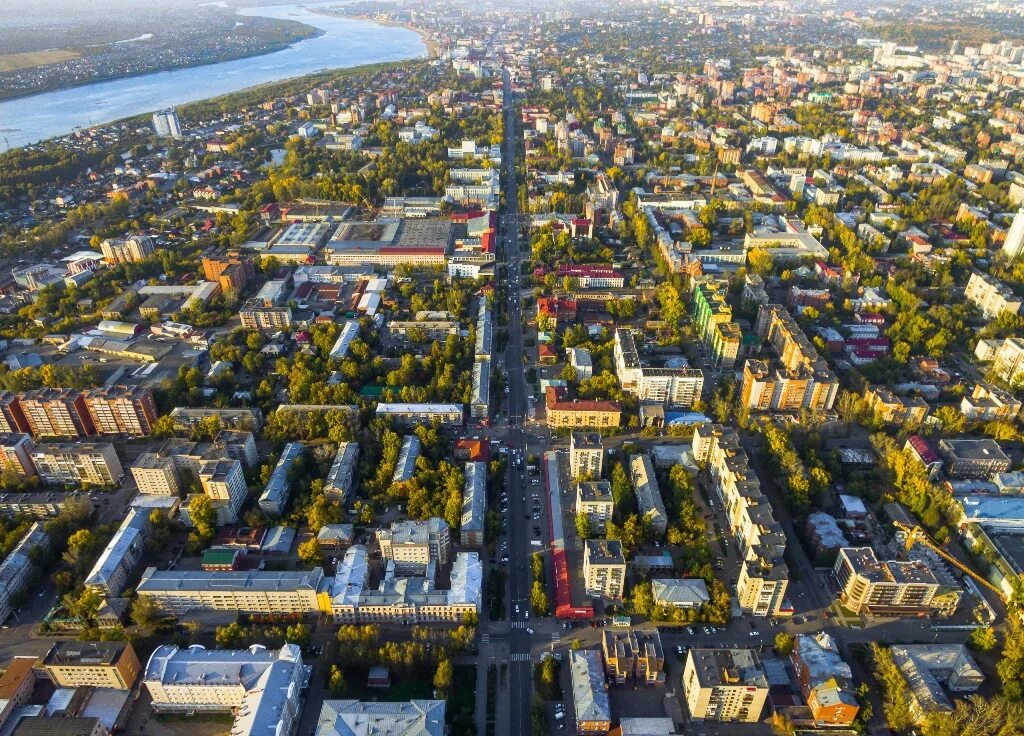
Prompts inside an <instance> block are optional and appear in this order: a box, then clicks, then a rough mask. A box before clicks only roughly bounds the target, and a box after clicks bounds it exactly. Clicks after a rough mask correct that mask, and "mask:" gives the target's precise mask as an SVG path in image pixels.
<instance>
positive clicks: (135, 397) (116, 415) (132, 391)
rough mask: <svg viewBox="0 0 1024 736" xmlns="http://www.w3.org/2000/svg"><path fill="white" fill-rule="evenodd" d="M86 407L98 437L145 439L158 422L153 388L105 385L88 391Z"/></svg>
mask: <svg viewBox="0 0 1024 736" xmlns="http://www.w3.org/2000/svg"><path fill="white" fill-rule="evenodd" d="M85 407H86V410H87V411H88V412H89V418H90V420H91V422H92V425H93V427H94V428H95V432H96V434H125V435H130V436H135V437H143V436H146V435H149V434H152V432H153V424H154V423H155V422H156V420H157V416H158V414H157V409H156V401H155V400H154V398H153V391H152V389H148V388H143V387H142V386H105V387H103V388H98V389H92V390H89V391H86V392H85Z"/></svg>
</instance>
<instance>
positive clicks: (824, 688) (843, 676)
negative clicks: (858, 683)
mask: <svg viewBox="0 0 1024 736" xmlns="http://www.w3.org/2000/svg"><path fill="white" fill-rule="evenodd" d="M790 658H791V659H792V661H793V670H794V672H795V673H796V679H797V682H798V683H799V684H800V692H801V694H802V695H803V696H804V701H805V702H806V703H807V707H808V708H810V710H811V717H812V718H814V724H815V725H816V726H849V725H851V724H852V723H853V721H854V719H855V718H856V717H857V713H858V712H860V704H859V703H858V702H857V689H856V687H855V686H854V682H853V671H852V670H851V669H850V665H848V664H847V663H846V661H845V660H844V659H843V658H842V656H841V655H840V654H839V649H838V647H837V646H836V642H835V639H833V638H832V636H831V635H829V634H826V633H824V632H822V633H820V634H817V635H815V636H810V635H808V634H798V635H797V636H796V640H795V641H794V643H793V653H792V655H790Z"/></svg>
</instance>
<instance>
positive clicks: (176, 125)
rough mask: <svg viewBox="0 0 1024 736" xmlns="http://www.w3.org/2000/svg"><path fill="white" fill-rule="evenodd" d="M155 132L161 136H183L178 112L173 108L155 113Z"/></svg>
mask: <svg viewBox="0 0 1024 736" xmlns="http://www.w3.org/2000/svg"><path fill="white" fill-rule="evenodd" d="M153 132H155V133H156V134H157V136H159V137H161V138H181V123H180V122H179V120H178V113H176V112H175V111H174V110H172V109H167V110H160V111H159V112H155V113H153Z"/></svg>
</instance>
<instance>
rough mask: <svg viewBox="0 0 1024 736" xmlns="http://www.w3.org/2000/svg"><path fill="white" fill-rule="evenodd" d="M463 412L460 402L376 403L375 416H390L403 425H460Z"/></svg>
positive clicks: (396, 422)
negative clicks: (436, 423)
mask: <svg viewBox="0 0 1024 736" xmlns="http://www.w3.org/2000/svg"><path fill="white" fill-rule="evenodd" d="M464 414H465V410H464V408H463V405H462V404H386V403H382V404H377V416H379V417H390V418H391V420H392V421H393V422H394V423H395V424H396V425H399V426H403V427H415V426H417V425H419V424H432V423H434V422H438V423H439V424H440V425H441V426H444V427H461V426H462V422H463V417H464Z"/></svg>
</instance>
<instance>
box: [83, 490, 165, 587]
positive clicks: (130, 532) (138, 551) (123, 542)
mask: <svg viewBox="0 0 1024 736" xmlns="http://www.w3.org/2000/svg"><path fill="white" fill-rule="evenodd" d="M148 533H149V512H148V511H145V510H140V509H131V510H130V511H129V512H128V515H127V516H125V517H124V521H122V522H121V526H120V527H118V530H117V531H116V532H114V536H113V537H111V539H110V542H109V543H108V544H107V546H106V548H105V549H104V550H103V552H102V553H101V554H100V556H99V558H98V559H97V560H96V564H95V565H93V567H92V570H91V571H90V572H89V575H88V577H86V579H85V587H87V588H91V589H93V590H97V591H99V592H100V593H102V594H103V595H105V596H107V597H111V598H116V597H117V596H119V595H121V593H122V591H124V589H125V587H126V586H127V585H128V578H129V577H130V576H131V575H132V573H134V572H135V568H136V567H137V566H138V564H139V562H140V561H141V560H142V555H143V553H144V552H145V551H146V538H147V535H148Z"/></svg>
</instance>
